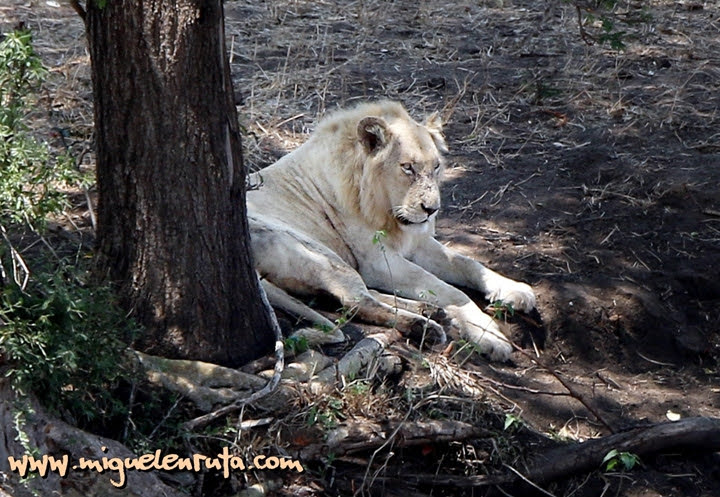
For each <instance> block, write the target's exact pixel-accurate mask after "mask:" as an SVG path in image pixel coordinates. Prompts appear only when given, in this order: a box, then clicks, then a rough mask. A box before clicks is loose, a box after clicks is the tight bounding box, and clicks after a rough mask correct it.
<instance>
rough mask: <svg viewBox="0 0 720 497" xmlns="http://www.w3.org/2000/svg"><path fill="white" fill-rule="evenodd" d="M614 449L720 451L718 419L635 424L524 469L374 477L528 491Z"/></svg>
mask: <svg viewBox="0 0 720 497" xmlns="http://www.w3.org/2000/svg"><path fill="white" fill-rule="evenodd" d="M613 449H615V450H617V451H619V452H630V453H632V454H636V455H638V456H646V455H648V454H653V453H658V452H662V451H667V450H677V449H685V450H691V449H692V450H705V451H711V452H712V451H720V419H718V418H704V417H697V418H687V419H684V420H681V421H675V422H670V423H660V424H656V425H651V426H644V427H639V428H634V429H632V430H628V431H625V432H622V433H616V434H614V435H609V436H606V437H603V438H598V439H594V440H589V441H587V442H583V443H576V444H568V445H563V446H560V447H557V448H555V449H551V450H549V451H546V452H543V453H542V454H541V455H538V456H536V458H535V459H534V461H532V462H531V463H530V465H529V466H528V467H527V468H526V470H525V471H518V470H516V469H514V468H510V469H511V470H512V471H511V472H510V473H506V474H494V475H477V476H459V475H447V474H439V473H433V474H426V473H420V474H418V473H416V474H410V473H404V474H403V476H402V479H399V478H397V477H383V476H377V477H375V483H376V484H377V483H380V482H385V483H393V484H402V483H404V484H412V485H434V486H443V487H448V486H450V487H459V488H472V487H488V486H501V487H503V488H505V489H509V488H513V489H521V490H519V492H525V493H527V492H528V491H529V488H531V487H533V488H535V489H537V488H538V486H539V485H542V484H546V483H549V482H552V481H556V480H559V479H560V478H564V477H568V476H570V475H573V474H577V473H581V472H583V471H592V470H596V469H600V467H601V465H602V460H603V459H604V457H605V456H606V455H607V453H608V452H610V451H611V450H613ZM362 477H364V474H358V478H360V479H361V478H362ZM521 495H524V493H523V494H521Z"/></svg>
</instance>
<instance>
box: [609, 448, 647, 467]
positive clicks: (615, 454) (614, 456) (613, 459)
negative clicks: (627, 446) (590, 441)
mask: <svg viewBox="0 0 720 497" xmlns="http://www.w3.org/2000/svg"><path fill="white" fill-rule="evenodd" d="M638 464H640V457H639V456H638V455H637V454H633V453H631V452H620V451H618V450H617V449H613V450H611V451H610V452H608V453H607V454H606V455H605V457H604V458H603V460H602V465H603V466H604V467H605V471H614V470H618V469H619V470H620V471H624V472H625V471H632V469H633V468H634V467H635V466H637V465H638Z"/></svg>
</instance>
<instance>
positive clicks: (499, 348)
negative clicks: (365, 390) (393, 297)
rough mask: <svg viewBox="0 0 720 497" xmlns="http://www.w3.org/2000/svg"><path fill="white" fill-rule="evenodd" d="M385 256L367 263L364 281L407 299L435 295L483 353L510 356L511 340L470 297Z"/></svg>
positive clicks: (398, 257) (399, 258) (408, 263)
mask: <svg viewBox="0 0 720 497" xmlns="http://www.w3.org/2000/svg"><path fill="white" fill-rule="evenodd" d="M384 256H385V257H383V259H382V260H381V261H377V262H375V261H368V262H367V263H365V264H363V266H362V267H361V271H362V275H363V278H364V279H365V281H367V282H368V283H369V284H370V285H371V286H372V287H374V288H380V289H382V290H385V291H388V292H391V291H395V292H396V293H397V294H398V295H400V296H402V297H405V298H406V299H415V298H419V297H420V296H421V295H424V294H430V295H432V296H433V301H434V302H435V303H437V305H438V306H440V307H441V308H442V309H443V310H444V311H445V313H446V315H447V317H449V318H450V319H451V320H452V322H453V323H454V324H455V325H456V326H457V328H458V329H459V330H460V333H461V334H462V335H463V336H464V337H465V338H467V339H468V340H469V341H471V342H473V343H475V344H476V345H477V346H478V347H479V349H480V351H481V352H483V353H484V354H487V355H488V356H489V357H490V358H491V359H493V360H506V359H508V358H509V357H510V353H511V352H512V345H511V343H510V341H509V340H508V339H507V337H505V335H503V333H502V331H500V328H499V327H498V325H497V323H496V322H495V321H494V320H493V319H492V318H491V317H490V316H488V315H487V314H485V313H484V312H483V311H482V310H481V309H480V308H479V307H478V306H477V305H476V304H475V303H474V302H473V301H472V300H471V299H470V297H468V296H467V295H466V294H465V293H463V292H462V291H461V290H459V289H457V288H455V287H454V286H452V285H450V284H448V283H446V282H445V281H443V280H441V279H440V278H438V277H437V276H435V275H433V274H432V273H430V272H428V271H427V270H425V269H424V268H422V267H420V266H418V265H417V264H415V263H413V262H411V261H408V260H407V259H405V258H404V257H403V256H402V255H401V254H399V253H397V252H394V251H391V250H388V249H386V250H385V254H384ZM388 267H390V268H392V271H389V270H388Z"/></svg>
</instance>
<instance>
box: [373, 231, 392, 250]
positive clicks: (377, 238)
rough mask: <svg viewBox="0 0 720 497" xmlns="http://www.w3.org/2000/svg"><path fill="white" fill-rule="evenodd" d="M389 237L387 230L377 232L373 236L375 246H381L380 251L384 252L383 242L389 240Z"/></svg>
mask: <svg viewBox="0 0 720 497" xmlns="http://www.w3.org/2000/svg"><path fill="white" fill-rule="evenodd" d="M387 236H388V234H387V231H386V230H377V231H376V232H375V234H374V235H373V239H372V242H373V245H378V244H379V245H380V249H381V250H383V251H384V250H385V247H384V246H383V245H382V242H383V240H384V239H386V238H387Z"/></svg>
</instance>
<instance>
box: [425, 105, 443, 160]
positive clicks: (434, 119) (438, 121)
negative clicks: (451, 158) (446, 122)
mask: <svg viewBox="0 0 720 497" xmlns="http://www.w3.org/2000/svg"><path fill="white" fill-rule="evenodd" d="M425 128H426V129H427V130H428V132H429V133H430V136H431V137H432V139H433V141H434V142H435V146H436V147H437V149H438V150H439V151H440V152H442V153H447V151H448V148H447V144H446V143H445V136H444V135H443V132H442V128H443V123H442V117H440V113H439V112H438V111H435V112H433V113H432V114H430V115H429V116H427V117H426V118H425Z"/></svg>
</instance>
